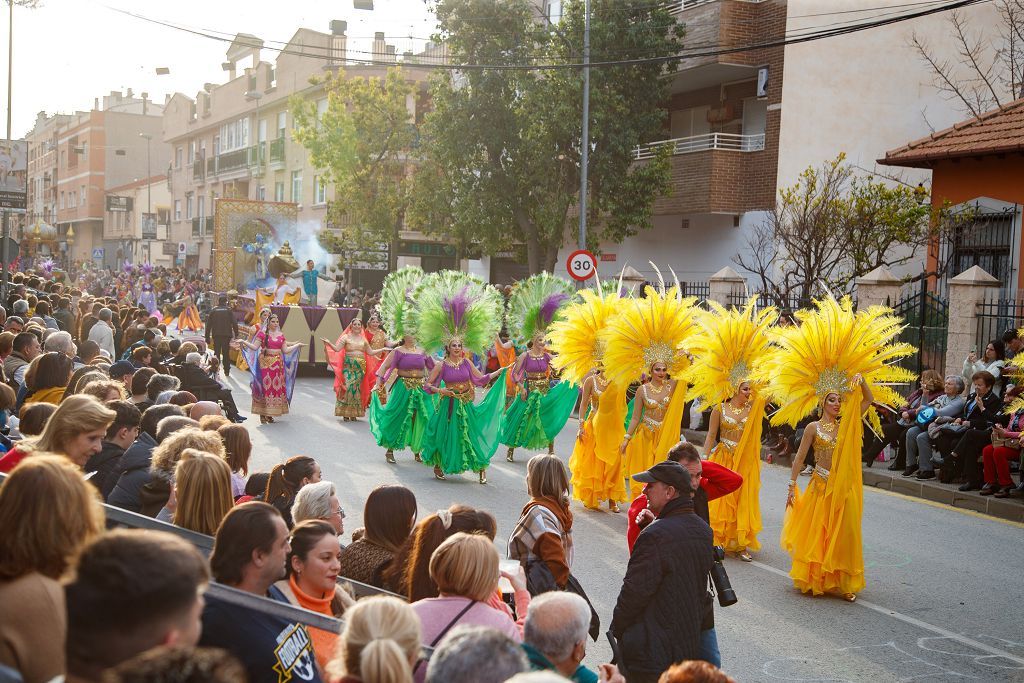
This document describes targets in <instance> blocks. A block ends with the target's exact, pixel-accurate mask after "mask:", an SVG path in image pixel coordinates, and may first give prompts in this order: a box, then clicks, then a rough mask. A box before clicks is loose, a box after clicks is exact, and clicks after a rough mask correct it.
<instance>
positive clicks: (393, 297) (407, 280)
mask: <svg viewBox="0 0 1024 683" xmlns="http://www.w3.org/2000/svg"><path fill="white" fill-rule="evenodd" d="M422 279H423V269H422V268H420V267H419V266H406V267H405V268H400V269H399V270H396V271H393V272H391V273H388V275H387V277H385V278H384V285H383V287H382V288H381V291H380V303H379V304H377V312H378V313H380V319H381V322H382V323H383V324H384V329H385V330H386V331H387V333H388V336H389V337H390V338H391V339H397V340H401V339H402V337H404V336H405V319H406V317H407V316H408V315H409V309H410V308H412V294H413V291H414V290H415V289H416V285H418V284H419V282H420V280H422Z"/></svg>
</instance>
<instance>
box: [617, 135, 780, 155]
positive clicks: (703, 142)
mask: <svg viewBox="0 0 1024 683" xmlns="http://www.w3.org/2000/svg"><path fill="white" fill-rule="evenodd" d="M666 145H669V146H671V149H672V154H673V155H676V154H689V153H691V152H703V151H706V150H709V149H720V150H727V151H732V152H760V151H761V150H763V149H764V133H757V134H754V135H741V134H738V133H705V134H703V135H691V136H690V137H685V138H672V139H671V140H659V141H658V142H649V143H647V144H645V145H637V146H636V149H634V150H633V158H634V159H637V160H642V159H650V158H652V157H653V156H654V155H655V153H656V152H657V150H658V148H660V147H664V146H666Z"/></svg>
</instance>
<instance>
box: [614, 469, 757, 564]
mask: <svg viewBox="0 0 1024 683" xmlns="http://www.w3.org/2000/svg"><path fill="white" fill-rule="evenodd" d="M701 469H702V472H701V477H700V487H701V488H702V489H704V492H705V493H706V494H707V496H708V500H714V499H715V498H721V497H722V496H725V495H728V494H730V493H732V492H733V491H735V490H736V489H738V488H739V487H740V486H741V485H742V484H743V477H741V476H740V475H738V474H736V473H735V472H733V471H732V470H730V469H729V468H728V467H723V466H722V465H719V464H717V463H713V462H711V461H710V460H704V461H702V463H701ZM646 507H647V496H645V495H644V494H642V493H641V494H640V495H639V496H637V498H636V500H634V501H633V502H632V503H630V505H629V512H628V513H626V544H627V545H628V546H629V552H633V544H634V543H636V537H637V536H639V535H640V532H641V531H642V529H641V528H640V527H639V526H637V523H636V516H637V515H638V514H640V511H641V510H643V509H644V508H646Z"/></svg>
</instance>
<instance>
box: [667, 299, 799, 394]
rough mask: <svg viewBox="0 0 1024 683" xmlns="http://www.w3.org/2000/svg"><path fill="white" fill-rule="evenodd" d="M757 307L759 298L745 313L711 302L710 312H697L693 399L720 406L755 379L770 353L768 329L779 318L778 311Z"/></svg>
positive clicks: (692, 344) (690, 375) (691, 346)
mask: <svg viewBox="0 0 1024 683" xmlns="http://www.w3.org/2000/svg"><path fill="white" fill-rule="evenodd" d="M756 304H757V297H756V296H755V297H751V298H750V300H749V301H747V304H746V305H745V306H744V307H743V309H742V310H739V309H736V308H731V309H726V308H725V307H724V306H722V305H721V304H719V303H718V302H716V301H710V300H709V301H708V306H709V307H710V308H711V310H710V311H699V312H698V315H697V323H698V324H699V325H700V332H699V333H698V334H697V335H696V336H695V337H694V339H693V341H692V342H690V344H689V349H690V352H691V353H692V354H693V356H694V361H693V365H692V366H691V367H690V370H689V371H688V372H687V375H686V378H687V381H689V382H690V384H691V385H692V387H691V389H690V398H694V399H696V398H699V399H700V400H701V402H702V404H703V405H706V406H707V405H717V404H719V403H721V402H722V401H725V400H726V399H728V398H730V397H731V396H734V395H735V394H736V392H737V391H738V390H739V386H740V384H742V383H743V382H745V381H753V380H754V379H755V378H754V368H755V367H757V365H758V364H759V363H761V362H762V361H763V360H764V359H765V357H766V356H767V354H768V353H769V351H770V350H771V343H770V341H769V337H768V334H767V331H768V328H770V327H771V326H772V325H773V324H774V323H775V321H776V320H777V319H778V317H779V315H778V312H777V311H776V310H775V308H773V307H768V308H764V309H762V310H760V311H758V310H756Z"/></svg>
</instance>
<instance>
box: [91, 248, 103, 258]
mask: <svg viewBox="0 0 1024 683" xmlns="http://www.w3.org/2000/svg"><path fill="white" fill-rule="evenodd" d="M104 253H105V252H104V249H103V247H96V248H95V249H93V250H92V258H93V260H94V261H102V260H103V254H104Z"/></svg>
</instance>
